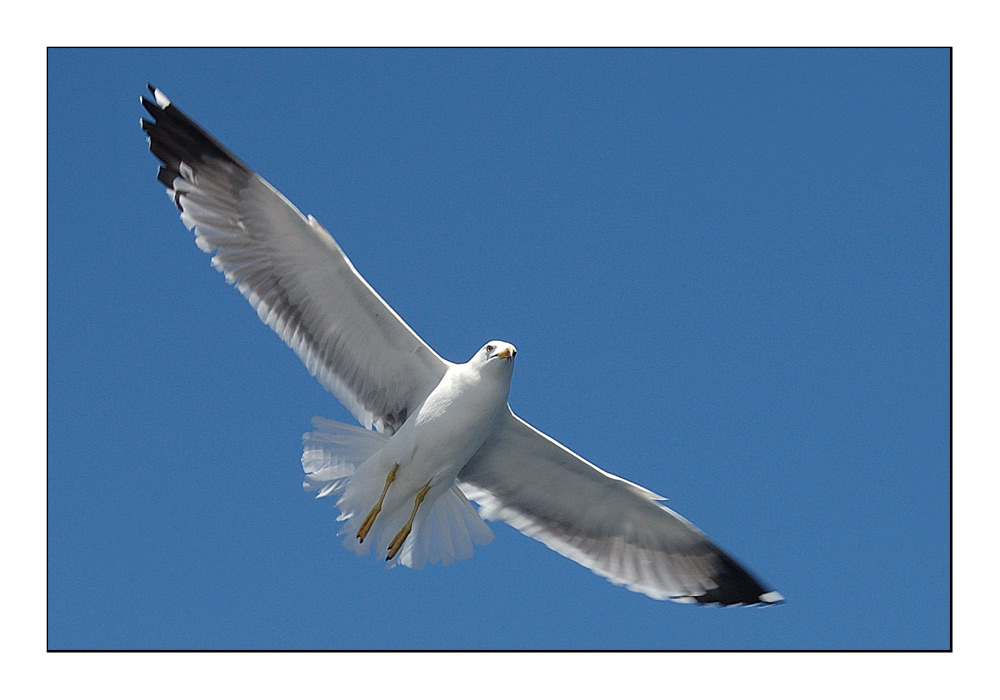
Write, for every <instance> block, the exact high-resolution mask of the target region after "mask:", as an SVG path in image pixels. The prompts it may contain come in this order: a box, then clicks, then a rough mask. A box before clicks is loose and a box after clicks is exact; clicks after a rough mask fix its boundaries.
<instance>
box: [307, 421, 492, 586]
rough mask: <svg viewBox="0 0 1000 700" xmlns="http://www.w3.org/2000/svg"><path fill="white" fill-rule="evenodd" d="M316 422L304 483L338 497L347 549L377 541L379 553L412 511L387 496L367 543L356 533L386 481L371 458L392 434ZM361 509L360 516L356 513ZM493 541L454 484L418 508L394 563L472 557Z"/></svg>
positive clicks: (365, 548)
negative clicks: (476, 548) (477, 548)
mask: <svg viewBox="0 0 1000 700" xmlns="http://www.w3.org/2000/svg"><path fill="white" fill-rule="evenodd" d="M313 425H314V426H315V427H316V430H314V431H313V432H311V433H306V434H305V435H303V436H302V442H303V450H302V469H303V470H304V471H305V473H306V477H305V481H304V482H303V484H302V485H303V487H304V488H305V489H306V490H307V491H317V492H318V493H317V494H316V497H317V498H322V497H323V496H329V495H331V494H336V495H338V498H337V507H338V508H339V509H340V511H341V515H340V517H339V518H338V519H339V520H345V521H346V522H345V523H344V527H343V528H342V529H341V531H340V535H341V536H342V537H343V538H344V539H343V543H344V546H345V547H347V548H348V549H350V550H351V551H353V552H356V553H357V554H366V553H367V552H368V551H369V550H370V546H371V545H372V544H373V543H374V544H375V549H376V551H381V552H383V553H384V552H385V551H386V545H387V544H388V541H389V540H390V539H391V538H392V536H393V535H394V534H395V533H396V532H397V531H398V530H399V529H400V526H401V525H402V523H403V522H404V521H405V520H406V517H407V515H409V513H410V508H411V503H410V501H409V500H406V501H400V502H399V503H398V504H397V507H390V505H389V503H390V502H391V501H393V500H396V499H392V498H390V499H387V501H386V508H385V510H384V511H383V512H382V513H381V514H380V515H379V516H378V517H377V518H376V519H375V523H374V526H373V527H372V529H371V532H370V534H369V536H368V537H366V538H365V539H364V541H363V542H362V541H359V539H358V537H357V533H358V529H359V527H360V525H361V522H360V521H361V520H362V518H363V517H364V511H365V510H366V509H367V508H370V507H371V505H372V504H374V503H375V501H376V500H377V499H378V495H379V492H380V491H381V490H382V487H383V485H384V484H385V477H386V475H385V473H383V472H384V470H378V469H375V468H373V467H377V466H379V464H380V463H379V460H378V458H376V459H372V460H370V461H369V458H371V457H372V456H373V455H375V454H376V453H377V452H378V451H379V450H381V449H382V447H383V446H384V445H385V443H386V441H387V440H388V439H389V438H388V436H386V435H385V434H383V433H377V432H375V431H372V430H367V429H365V428H361V427H358V426H353V425H345V424H344V423H337V422H336V421H332V420H327V419H326V418H318V417H317V418H313ZM366 463H367V464H366ZM363 465H364V468H363V469H361V467H362V466H363ZM381 466H383V467H384V466H385V465H381ZM359 469H360V472H359ZM352 480H353V482H352ZM359 512H361V513H362V515H361V517H354V516H355V515H357V513H359ZM492 540H493V533H492V532H491V531H490V529H489V527H488V526H487V525H486V523H484V522H483V520H482V518H480V517H479V514H478V513H476V509H475V508H474V507H473V506H472V504H471V503H469V501H468V499H467V498H466V497H465V495H464V494H463V493H462V492H461V490H459V488H458V486H457V485H455V484H452V485H451V487H450V488H448V489H447V490H446V491H444V492H443V493H441V494H440V495H439V496H438V497H436V498H434V499H433V500H432V501H431V500H429V501H428V503H427V507H425V508H423V509H422V510H420V511H419V512H418V514H417V518H416V520H415V521H414V524H413V534H411V535H410V536H409V537H408V538H407V539H406V542H405V544H404V545H403V548H402V550H401V551H400V552H399V556H397V557H395V558H394V559H393V560H392V561H390V562H389V565H390V566H392V565H395V564H396V563H397V562H398V563H400V564H402V565H404V566H407V567H410V568H413V569H419V568H422V567H423V566H424V565H425V564H434V563H441V564H444V565H447V564H450V563H452V562H453V561H456V560H459V559H467V558H468V557H471V556H472V553H473V545H483V544H488V543H489V542H491V541H492Z"/></svg>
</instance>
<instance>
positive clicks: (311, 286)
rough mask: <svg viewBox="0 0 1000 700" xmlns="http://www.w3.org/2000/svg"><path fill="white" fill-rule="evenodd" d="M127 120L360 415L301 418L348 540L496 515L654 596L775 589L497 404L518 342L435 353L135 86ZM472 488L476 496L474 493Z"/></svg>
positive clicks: (312, 474)
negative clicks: (459, 358) (134, 113)
mask: <svg viewBox="0 0 1000 700" xmlns="http://www.w3.org/2000/svg"><path fill="white" fill-rule="evenodd" d="M148 88H149V91H150V93H151V95H152V98H153V99H152V100H150V99H148V98H147V97H145V96H142V97H141V98H140V99H141V103H142V106H143V107H144V108H145V109H146V111H147V112H148V113H149V115H150V117H151V118H152V121H151V120H148V119H146V118H143V119H141V121H140V124H141V126H142V129H143V130H144V131H145V132H146V134H147V135H148V139H149V148H150V151H151V152H152V153H153V155H155V156H156V157H157V158H158V159H159V160H160V161H161V162H162V165H161V166H160V169H159V172H158V179H159V181H160V182H161V183H162V184H163V185H164V186H165V187H166V188H167V194H168V195H169V196H170V199H171V200H172V201H173V203H174V204H175V205H176V207H177V208H178V209H179V210H180V216H181V221H182V222H183V223H184V225H185V226H186V227H187V228H188V229H190V230H193V232H194V235H195V242H196V243H197V245H198V247H199V248H200V249H201V250H202V251H204V252H205V253H209V254H213V257H212V265H213V266H214V267H215V268H216V269H217V270H219V271H220V272H222V273H223V274H224V275H225V277H226V281H227V282H229V283H230V284H233V285H235V287H236V288H237V289H238V290H239V291H240V293H241V294H242V295H243V296H244V297H246V299H247V301H249V302H250V305H251V306H252V307H253V308H254V309H255V310H256V311H257V315H258V316H259V317H260V319H261V320H262V321H263V322H264V323H266V324H267V325H268V326H270V327H271V328H272V329H273V330H274V331H275V332H276V333H277V334H278V335H279V336H280V337H281V339H282V340H284V341H285V343H287V344H288V345H289V347H291V348H292V350H294V351H295V353H296V354H297V355H298V356H299V358H300V359H301V360H302V362H303V363H304V364H305V366H306V368H307V369H308V370H309V372H310V373H311V374H312V375H313V376H315V377H316V378H317V379H318V380H319V382H320V383H321V384H322V385H323V386H324V387H325V388H326V389H327V390H329V391H330V392H331V393H332V394H333V395H334V396H335V397H336V398H337V399H338V400H339V401H340V402H341V403H342V404H343V405H344V406H345V407H346V408H347V409H348V411H350V413H351V414H352V415H353V416H354V417H355V418H356V419H357V420H358V422H359V423H360V424H361V426H360V427H358V426H353V425H346V424H343V423H338V422H335V421H331V420H327V419H324V418H314V419H313V426H314V428H315V430H313V431H311V432H309V433H306V434H305V435H304V436H303V445H304V449H303V454H302V467H303V470H304V472H305V480H304V484H303V485H304V487H305V489H306V490H309V491H316V492H318V493H317V497H325V496H336V506H337V509H338V510H339V511H340V515H339V516H338V520H340V521H341V522H343V523H344V525H343V526H342V529H341V532H340V534H341V535H342V537H343V542H344V544H345V546H346V547H347V548H348V549H351V550H353V551H355V552H357V553H358V554H360V555H364V554H366V553H368V552H370V551H372V550H374V551H375V552H376V553H377V556H384V557H385V560H386V561H387V562H388V565H389V566H393V565H395V564H397V563H399V564H402V565H404V566H407V567H410V568H414V569H419V568H421V567H423V566H424V565H425V564H429V563H430V564H434V563H440V564H442V565H447V564H450V563H452V562H454V561H456V560H460V559H467V558H469V557H471V556H472V554H473V546H474V545H483V544H487V543H489V542H490V541H492V539H493V533H492V531H491V530H490V528H489V527H488V526H487V525H486V523H485V522H484V519H485V520H500V521H503V522H506V523H508V524H510V525H512V526H513V527H515V528H517V529H518V530H520V531H521V532H522V533H524V534H525V535H527V536H529V537H532V538H534V539H536V540H539V541H541V542H542V543H544V544H545V545H547V546H548V547H549V548H550V549H553V550H555V551H556V552H558V553H559V554H562V555H563V556H565V557H568V558H569V559H572V560H573V561H575V562H578V563H580V564H582V565H583V566H585V567H587V568H588V569H590V570H592V571H593V572H595V573H597V574H599V575H601V576H603V577H605V578H606V579H608V580H609V581H611V582H612V583H614V584H617V585H623V586H625V587H626V588H628V589H629V590H632V591H636V592H638V593H643V594H645V595H647V596H650V597H651V598H655V599H657V600H673V601H676V602H680V603H699V604H714V605H725V606H728V605H771V604H774V603H778V602H780V601H782V600H783V596H782V595H781V594H780V593H778V592H777V591H774V590H772V589H770V588H768V587H767V586H765V585H763V584H762V583H761V582H760V581H759V580H757V579H756V578H754V577H753V576H752V575H751V574H750V573H748V572H747V570H746V569H744V568H743V567H742V566H741V565H740V564H738V563H737V562H736V561H735V560H734V559H733V558H732V557H730V556H729V555H728V554H726V553H725V552H724V551H723V550H722V549H720V548H719V547H718V546H716V545H715V544H714V543H713V542H712V541H711V540H709V539H708V537H707V536H706V535H705V534H704V533H702V532H701V530H699V529H697V528H696V527H695V526H694V525H692V524H691V523H690V522H688V521H687V520H685V519H684V518H683V517H681V516H680V515H678V514H677V513H675V512H674V511H672V510H670V509H669V508H667V507H665V506H664V505H662V504H661V501H663V500H666V499H664V498H663V497H661V496H658V495H656V494H655V493H653V492H652V491H649V490H647V489H645V488H643V487H642V486H639V485H638V484H634V483H632V482H630V481H627V480H626V479H623V478H621V477H618V476H615V475H614V474H610V473H608V472H605V471H603V470H601V469H599V468H598V467H596V466H595V465H593V464H591V463H590V462H588V461H586V460H585V459H583V458H582V457H580V456H578V455H576V454H575V453H573V452H571V451H570V450H569V449H567V448H566V447H564V446H563V445H561V444H560V443H558V442H556V441H555V440H553V439H552V438H551V437H549V436H548V435H545V434H544V433H542V432H540V431H539V430H537V429H535V428H534V427H532V426H531V425H529V424H528V423H527V422H525V421H524V420H522V419H521V418H519V417H518V416H517V415H515V414H514V412H513V411H512V410H511V409H510V406H509V404H508V395H509V392H510V382H511V377H512V375H513V369H514V358H515V355H516V354H517V350H516V348H515V347H514V346H513V345H512V344H511V343H509V342H506V341H502V340H491V341H489V342H487V343H486V344H485V345H483V346H482V347H481V348H480V349H479V350H478V351H476V353H475V354H474V355H473V356H472V358H471V359H469V361H468V362H465V363H461V364H456V363H452V362H449V361H448V360H445V359H444V358H442V357H441V356H440V355H438V354H437V353H436V352H435V351H434V350H433V349H432V348H431V347H430V346H429V345H428V344H427V343H425V342H424V341H423V340H422V339H421V338H420V337H419V336H418V335H417V334H416V333H415V332H414V331H413V330H412V329H411V328H410V327H409V326H408V325H407V324H406V322H404V321H403V319H402V318H400V317H399V315H398V314H397V313H396V312H395V311H393V309H392V308H391V307H390V306H389V305H388V304H387V303H386V302H385V301H383V299H382V298H381V297H380V296H379V295H378V294H377V293H376V292H375V290H374V289H373V288H372V287H371V286H370V285H369V284H368V282H366V281H365V279H364V278H363V277H362V276H361V275H360V274H359V273H358V271H357V270H356V269H355V268H354V265H352V264H351V262H350V260H348V258H347V256H346V255H345V254H344V252H343V251H342V250H341V249H340V246H339V245H338V244H337V242H336V241H335V240H334V239H333V237H332V236H331V235H330V234H329V233H328V232H327V231H326V229H324V228H323V227H322V226H321V225H320V224H319V222H318V221H316V219H314V218H313V217H312V216H303V214H302V213H301V212H300V211H299V210H298V209H297V208H296V207H295V206H294V205H293V204H292V203H291V202H289V201H288V200H287V199H286V198H285V197H284V196H283V195H282V194H281V193H280V192H278V190H276V189H275V188H274V187H272V186H271V185H270V184H268V183H267V182H266V181H265V180H264V179H263V178H261V177H260V176H259V175H258V174H257V173H256V172H254V171H253V170H251V169H250V168H249V167H248V166H247V165H246V164H245V163H244V162H243V161H242V160H240V159H239V158H237V157H236V156H235V155H233V154H232V153H231V152H230V151H229V150H228V149H226V148H225V147H224V146H223V145H222V144H220V143H219V142H218V141H216V140H215V139H214V138H213V137H212V136H210V135H209V134H208V133H207V132H206V131H205V130H204V129H202V128H201V127H200V126H198V125H197V124H196V123H195V122H194V121H192V120H191V119H190V118H188V117H187V116H186V115H185V114H184V113H183V112H181V110H179V109H178V108H177V107H176V106H175V105H174V104H173V103H171V101H170V100H169V99H167V96H166V95H164V94H163V92H161V91H160V90H158V89H156V88H154V87H153V86H151V85H150V86H148ZM471 502H475V503H476V504H477V505H478V507H479V508H478V511H477V509H476V508H475V507H474V506H473V505H472V504H471Z"/></svg>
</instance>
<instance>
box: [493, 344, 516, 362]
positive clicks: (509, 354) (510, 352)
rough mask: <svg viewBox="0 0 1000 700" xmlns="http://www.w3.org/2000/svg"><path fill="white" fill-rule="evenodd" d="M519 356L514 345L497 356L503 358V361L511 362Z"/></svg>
mask: <svg viewBox="0 0 1000 700" xmlns="http://www.w3.org/2000/svg"><path fill="white" fill-rule="evenodd" d="M516 354H517V350H515V349H514V346H513V345H508V346H507V347H505V348H504V349H503V350H501V351H500V352H498V353H497V354H496V357H502V358H503V359H505V360H507V361H510V360H513V359H514V355H516Z"/></svg>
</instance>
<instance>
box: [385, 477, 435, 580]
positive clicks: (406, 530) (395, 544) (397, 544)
mask: <svg viewBox="0 0 1000 700" xmlns="http://www.w3.org/2000/svg"><path fill="white" fill-rule="evenodd" d="M430 490H431V482H429V481H428V482H427V483H426V484H425V485H424V487H423V488H422V489H420V491H418V492H417V497H416V499H415V500H414V501H413V512H412V513H410V519H409V520H407V521H406V525H404V526H403V529H402V530H400V531H399V532H397V533H396V536H395V537H393V538H392V542H390V543H389V556H387V557H386V558H385V560H386V561H389V560H390V559H392V558H393V557H394V556H396V555H397V554H398V553H399V550H400V548H401V547H402V546H403V543H404V542H406V538H407V536H409V534H410V531H411V530H412V529H413V519H414V518H415V517H417V508H419V507H420V504H421V503H423V502H424V497H425V496H427V492H428V491H430Z"/></svg>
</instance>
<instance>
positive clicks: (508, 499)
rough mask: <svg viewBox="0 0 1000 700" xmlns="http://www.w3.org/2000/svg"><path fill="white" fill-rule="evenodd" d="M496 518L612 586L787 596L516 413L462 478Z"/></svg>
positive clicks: (661, 593) (714, 597)
mask: <svg viewBox="0 0 1000 700" xmlns="http://www.w3.org/2000/svg"><path fill="white" fill-rule="evenodd" d="M458 481H459V485H460V487H461V488H462V491H463V492H464V493H465V494H466V496H467V497H468V498H470V499H472V500H474V501H476V502H477V503H478V504H479V506H480V509H481V510H480V513H481V515H483V517H485V518H490V519H498V520H503V521H505V522H507V523H508V524H510V525H512V526H514V527H515V528H517V529H518V530H520V531H521V532H523V533H524V534H525V535H528V536H529V537H533V538H535V539H536V540H539V541H541V542H543V543H544V544H545V545H547V546H548V547H549V548H551V549H553V550H555V551H556V552H559V553H560V554H562V555H563V556H565V557H568V558H570V559H572V560H573V561H575V562H578V563H580V564H582V565H583V566H586V567H587V568H588V569H591V570H592V571H594V572H595V573H597V574H600V575H601V576H604V577H605V578H607V579H608V580H610V581H611V582H612V583H616V584H619V585H624V586H626V587H627V588H629V589H630V590H633V591H636V592H639V593H645V594H646V595H648V596H650V597H652V598H656V599H660V600H662V599H672V600H675V601H678V602H682V603H704V604H708V603H717V604H722V605H734V604H745V605H753V604H760V603H764V604H769V603H776V602H779V601H781V600H783V598H782V596H781V594H780V593H777V592H776V591H770V590H769V589H767V588H765V587H764V586H762V585H761V584H760V583H759V582H758V581H756V580H755V579H754V578H753V577H752V576H751V575H750V574H749V573H747V572H746V571H745V570H744V569H743V567H741V566H740V565H739V564H737V563H736V562H735V561H733V559H732V558H730V557H729V556H728V555H727V554H726V553H725V552H723V551H722V550H721V549H719V548H718V547H717V546H715V545H714V544H713V543H712V542H711V541H710V540H709V539H708V538H707V537H706V536H705V534H704V533H702V532H701V531H700V530H698V529H697V528H696V527H695V526H694V525H692V524H691V523H689V522H688V521H687V520H685V519H684V518H682V517H681V516H679V515H678V514H677V513H674V512H673V511H672V510H670V509H668V508H665V507H663V506H662V505H660V504H659V503H657V502H656V501H657V500H662V498H661V497H659V496H657V495H656V494H654V493H652V492H650V491H647V490H646V489H644V488H642V487H641V486H638V485H636V484H633V483H632V482H630V481H626V480H625V479H621V478H619V477H617V476H614V475H613V474H608V473H607V472H604V471H602V470H601V469H598V468H597V467H595V466H594V465H593V464H590V463H589V462H587V461H586V460H584V459H582V458H581V457H579V456H577V455H576V454H574V453H573V452H571V451H569V450H568V449H566V448H565V447H563V446H562V445H560V444H559V443H558V442H556V441H555V440H553V439H551V438H550V437H548V436H547V435H545V434H544V433H541V432H539V431H538V430H536V429H535V428H533V427H532V426H530V425H529V424H528V423H526V422H524V421H523V420H521V419H520V418H518V417H517V416H515V415H514V414H513V413H509V415H508V416H507V417H506V418H505V422H504V425H503V427H502V428H501V429H500V430H498V431H497V433H496V434H495V435H494V436H493V437H492V438H490V439H489V440H488V441H487V443H486V444H485V445H484V446H483V447H482V448H481V449H480V450H479V452H477V453H476V455H475V456H474V457H473V458H472V459H471V460H470V461H469V463H468V464H467V465H466V466H465V467H464V468H463V469H462V471H461V472H460V473H459V475H458Z"/></svg>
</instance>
